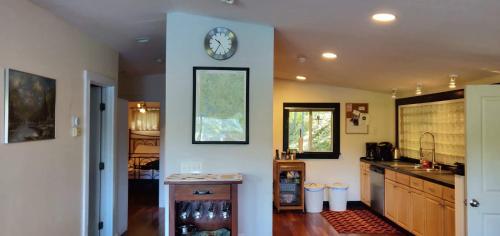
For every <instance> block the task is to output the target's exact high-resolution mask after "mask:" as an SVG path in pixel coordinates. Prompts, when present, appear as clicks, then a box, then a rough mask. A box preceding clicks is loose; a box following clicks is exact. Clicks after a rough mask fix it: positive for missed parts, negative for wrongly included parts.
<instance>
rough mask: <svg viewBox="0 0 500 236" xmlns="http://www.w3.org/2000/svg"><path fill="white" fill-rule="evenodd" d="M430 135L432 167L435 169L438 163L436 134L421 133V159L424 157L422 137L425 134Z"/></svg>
mask: <svg viewBox="0 0 500 236" xmlns="http://www.w3.org/2000/svg"><path fill="white" fill-rule="evenodd" d="M427 134H428V135H430V136H431V137H432V169H434V166H435V165H436V139H435V138H434V134H432V133H431V132H424V133H422V135H420V159H423V158H424V152H423V151H424V149H423V148H422V138H423V137H424V136H425V135H427Z"/></svg>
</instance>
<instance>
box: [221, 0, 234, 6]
mask: <svg viewBox="0 0 500 236" xmlns="http://www.w3.org/2000/svg"><path fill="white" fill-rule="evenodd" d="M220 1H221V2H223V3H225V4H229V5H233V4H234V0H220Z"/></svg>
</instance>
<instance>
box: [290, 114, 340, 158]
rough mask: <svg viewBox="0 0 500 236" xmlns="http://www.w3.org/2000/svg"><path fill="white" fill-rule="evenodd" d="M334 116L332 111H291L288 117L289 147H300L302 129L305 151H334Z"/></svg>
mask: <svg viewBox="0 0 500 236" xmlns="http://www.w3.org/2000/svg"><path fill="white" fill-rule="evenodd" d="M332 116H333V113H332V112H331V111H297V112H295V111H291V112H290V113H289V117H288V147H289V149H297V150H298V149H299V138H300V131H301V130H302V139H303V151H304V152H331V151H333V145H332V144H333V140H332V130H333V121H332ZM311 128H312V129H311Z"/></svg>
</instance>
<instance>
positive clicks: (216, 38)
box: [205, 27, 238, 60]
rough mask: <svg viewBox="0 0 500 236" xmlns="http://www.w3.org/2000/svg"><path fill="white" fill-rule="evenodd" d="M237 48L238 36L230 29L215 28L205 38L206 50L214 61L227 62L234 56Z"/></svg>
mask: <svg viewBox="0 0 500 236" xmlns="http://www.w3.org/2000/svg"><path fill="white" fill-rule="evenodd" d="M237 47H238V40H237V39H236V34H234V32H233V31H231V30H229V29H228V28H224V27H216V28H213V29H212V30H210V31H209V32H208V33H207V36H205V50H206V51H207V54H208V55H209V56H210V57H212V58H213V59H216V60H226V59H228V58H230V57H232V56H233V55H234V53H235V52H236V49H237Z"/></svg>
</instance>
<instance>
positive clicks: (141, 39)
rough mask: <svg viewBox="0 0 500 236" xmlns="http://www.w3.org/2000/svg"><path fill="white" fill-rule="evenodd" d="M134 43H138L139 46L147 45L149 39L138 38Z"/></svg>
mask: <svg viewBox="0 0 500 236" xmlns="http://www.w3.org/2000/svg"><path fill="white" fill-rule="evenodd" d="M135 42H137V43H140V44H145V43H149V38H148V37H139V38H136V39H135Z"/></svg>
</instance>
